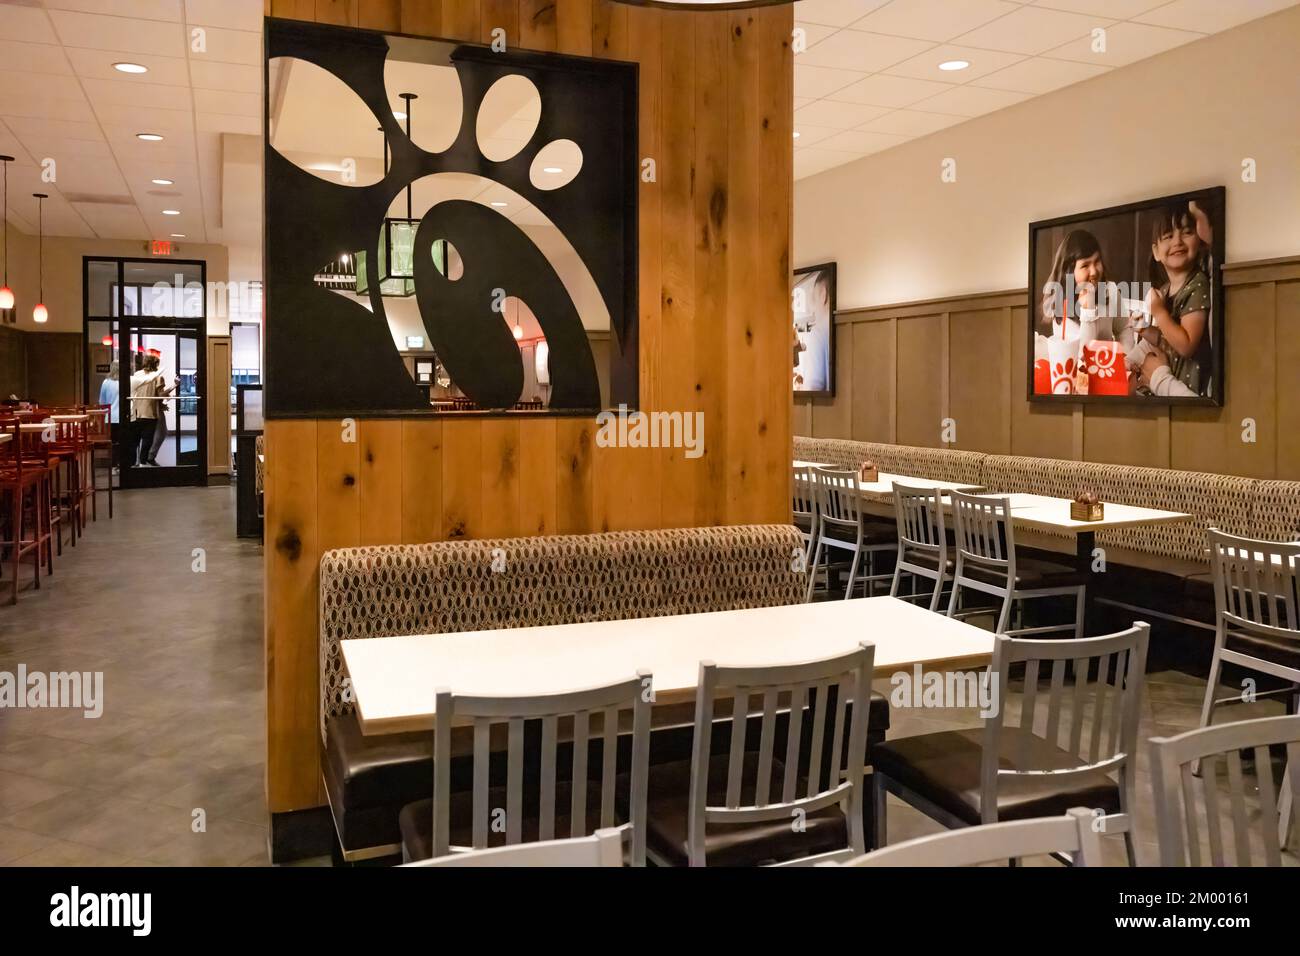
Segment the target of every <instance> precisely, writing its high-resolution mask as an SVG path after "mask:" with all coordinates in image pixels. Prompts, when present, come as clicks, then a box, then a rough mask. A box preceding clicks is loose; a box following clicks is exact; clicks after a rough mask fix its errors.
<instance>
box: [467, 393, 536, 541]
mask: <svg viewBox="0 0 1300 956" xmlns="http://www.w3.org/2000/svg"><path fill="white" fill-rule="evenodd" d="M519 424H520V423H519V422H518V421H517V420H515V419H510V418H494V419H490V420H489V421H485V422H483V424H482V425H481V426H480V429H479V431H480V439H479V455H480V456H481V457H480V462H481V464H480V466H479V471H480V473H481V475H482V479H483V499H482V501H483V504H482V519H481V523H480V524H479V527H478V530H477V532H476V533H475V534H474V535H473V537H476V538H514V537H518V536H519V534H520V530H519ZM529 424H532V423H531V422H530V423H529Z"/></svg>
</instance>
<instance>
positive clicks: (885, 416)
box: [795, 321, 894, 442]
mask: <svg viewBox="0 0 1300 956" xmlns="http://www.w3.org/2000/svg"><path fill="white" fill-rule="evenodd" d="M849 373H850V380H851V382H852V388H853V394H852V395H851V396H849V400H848V401H847V402H845V403H844V404H845V405H847V406H849V407H850V408H852V409H853V412H852V415H853V420H852V423H851V427H850V430H851V432H852V437H853V438H854V439H856V440H857V441H876V442H887V441H889V439H890V434H891V422H892V419H893V404H892V398H893V395H892V393H893V390H894V324H893V323H892V322H890V321H883V322H859V323H856V324H855V325H854V326H853V361H852V365H851V367H850V369H849ZM796 407H797V406H796ZM795 433H796V434H798V433H799V432H798V429H797V428H796V431H795Z"/></svg>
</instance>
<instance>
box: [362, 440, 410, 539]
mask: <svg viewBox="0 0 1300 956" xmlns="http://www.w3.org/2000/svg"><path fill="white" fill-rule="evenodd" d="M358 438H359V441H358V445H359V448H358V449H357V451H358V455H357V459H358V460H357V473H358V475H359V478H360V482H359V483H360V502H359V503H360V506H361V535H360V539H359V541H358V543H359V544H392V543H393V542H394V541H401V540H402V511H401V508H399V507H394V505H395V504H396V503H399V502H401V500H402V423H401V422H400V421H397V420H395V419H368V420H363V421H362V422H361V428H360V431H359V435H358Z"/></svg>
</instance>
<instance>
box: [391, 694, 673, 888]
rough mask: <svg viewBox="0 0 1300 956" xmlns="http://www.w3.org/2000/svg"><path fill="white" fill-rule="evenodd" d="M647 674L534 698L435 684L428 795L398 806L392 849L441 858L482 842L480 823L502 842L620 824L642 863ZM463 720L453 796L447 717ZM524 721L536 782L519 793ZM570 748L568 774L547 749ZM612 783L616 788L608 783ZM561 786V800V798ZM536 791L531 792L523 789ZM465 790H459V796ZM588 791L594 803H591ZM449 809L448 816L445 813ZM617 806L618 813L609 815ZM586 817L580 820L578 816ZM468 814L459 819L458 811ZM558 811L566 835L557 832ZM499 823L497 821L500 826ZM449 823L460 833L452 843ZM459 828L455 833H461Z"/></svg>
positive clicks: (408, 857)
mask: <svg viewBox="0 0 1300 956" xmlns="http://www.w3.org/2000/svg"><path fill="white" fill-rule="evenodd" d="M652 697H653V694H652V683H651V676H650V673H649V672H648V671H640V672H638V674H637V676H636V677H633V678H630V679H629V680H625V681H619V682H618V683H615V684H609V685H606V686H603V687H594V688H591V689H588V690H579V691H571V692H567V693H562V694H546V695H541V696H537V697H474V696H467V695H461V694H453V693H452V692H451V691H449V690H447V689H445V688H442V689H439V690H438V691H437V692H436V702H435V713H436V714H437V723H436V725H435V728H434V744H433V798H432V799H431V800H422V801H418V802H416V803H412V804H408V805H407V806H405V807H403V808H402V812H401V814H400V815H399V823H400V825H401V830H402V856H403V860H404V861H405V862H413V861H416V860H420V859H425V858H428V857H442V856H446V855H448V854H450V853H459V852H463V851H464V850H466V849H473V850H484V849H487V848H488V847H489V841H490V839H492V837H490V832H492V833H497V832H503V834H504V842H505V844H506V845H514V844H518V843H521V842H524V840H525V831H527V839H528V841H529V842H538V841H549V840H553V839H555V838H556V837H562V836H568V837H582V836H586V835H588V834H589V833H590V832H592V830H594V829H598V828H599V829H609V828H613V827H617V828H618V829H619V830H630V835H629V837H628V840H629V844H630V849H629V859H630V862H631V864H632V865H633V866H642V865H644V864H645V834H646V828H645V813H646V775H647V773H648V770H649V762H650V705H651V700H652ZM629 711H630V712H631V721H630V723H631V728H632V735H631V740H630V744H631V747H630V761H629V763H628V765H627V768H626V772H625V773H623V774H620V773H619V770H618V756H619V725H620V714H626V713H627V712H629ZM593 717H595V718H596V719H597V720H598V721H599V723H600V731H599V733H600V736H599V737H594V738H593V737H592V735H591V729H592V718H593ZM458 723H459V724H464V723H470V724H472V726H473V729H474V742H473V771H472V772H473V790H472V794H469V795H461V794H457V795H453V794H452V792H451V780H452V765H453V751H452V743H451V736H452V726H453V724H458ZM525 724H530V725H532V728H533V729H537V725H538V724H540V741H539V747H538V751H539V752H538V753H537V754H536V758H537V759H536V762H535V766H536V768H537V772H536V777H537V780H536V789H535V790H532V789H531V788H530V789H529V792H528V793H527V794H526V793H525V786H524V773H525V765H526V764H529V763H531V761H530V757H532V756H534V755H533V754H528V755H526V754H525V746H524V737H525ZM494 725H495V726H497V727H498V728H500V727H501V725H504V730H505V731H506V755H505V756H506V760H505V767H504V770H505V773H504V776H505V781H504V785H502V784H501V783H498V784H497V785H496V786H495V787H494V786H493V784H492V781H491V779H490V778H491V770H492V762H493V758H492V750H493V747H492V730H493V727H494ZM562 743H563V746H564V749H567V750H570V751H571V759H570V761H569V767H568V770H569V772H568V773H562V772H561V769H560V768H559V767H557V764H558V763H559V760H558V759H557V755H558V754H559V753H560V751H561V744H562ZM597 753H598V754H599V760H600V764H599V766H600V776H599V778H597V777H596V776H595V774H593V773H591V772H589V759H592V758H594V757H595V756H596V755H597ZM619 789H622V790H623V791H625V792H624V795H623V796H621V797H620V796H619V795H618V794H617V793H616V791H617V790H619ZM566 790H567V800H565V799H563V798H564V797H565V796H566V794H565V791H566ZM534 796H535V797H536V799H535V800H534V799H533V797H534ZM466 797H468V799H465V798H466ZM597 800H598V802H597ZM456 811H459V812H458V814H456V815H457V816H458V819H455V820H453V819H452V818H453V815H454V813H455V812H456ZM620 813H621V814H622V815H623V816H624V817H625V822H624V823H622V824H619V823H618V822H617V816H618V815H619V814H620ZM589 814H590V815H592V816H594V817H595V818H596V823H595V826H594V827H593V826H589V825H588V816H589ZM466 815H467V816H468V817H469V821H468V827H466V821H465V820H464V819H461V818H459V817H463V816H466ZM566 816H567V822H568V829H569V832H568V833H567V834H563V833H557V832H556V830H557V829H558V828H560V827H559V824H560V823H562V822H564V821H563V818H564V817H566ZM502 824H503V825H502ZM453 827H454V828H455V830H456V832H458V833H460V834H463V837H464V836H467V837H468V838H469V843H468V845H465V843H464V842H461V843H458V844H455V845H453V842H452V832H453ZM463 837H462V839H463Z"/></svg>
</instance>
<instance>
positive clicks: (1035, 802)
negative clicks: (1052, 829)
mask: <svg viewBox="0 0 1300 956" xmlns="http://www.w3.org/2000/svg"><path fill="white" fill-rule="evenodd" d="M983 734H984V731H983V728H974V729H971V730H950V731H943V732H941V733H934V734H921V735H919V736H916V737H902V738H900V739H898V740H891V741H887V742H885V743H883V744H880V745H879V746H877V747H876V748H875V751H874V754H873V758H872V763H873V766H874V767H875V771H876V772H877V773H883V774H885V775H886V776H887V777H889V778H890V779H892V780H896V781H898V782H899V783H901V784H902V785H903V786H905V787H907V788H908V789H909V790H912V791H914V792H915V793H917V794H920V795H921V796H922V797H924V798H925V799H927V800H929V801H930V802H932V803H934V804H936V805H937V806H939V807H940V808H941V809H943V810H946V811H948V812H949V813H951V814H952V815H953V816H955V817H957V818H958V819H960V820H962V821H964V822H965V823H968V824H971V825H974V824H978V823H980V822H981V817H980V764H981V760H982V758H983V747H982V746H981V741H982V738H983ZM1001 744H1002V747H1001V750H1002V756H1001V757H1000V758H999V760H998V766H999V767H1002V768H1006V769H1014V768H1016V767H1018V766H1021V765H1020V764H1018V763H1017V759H1016V758H1017V756H1018V751H1019V748H1020V734H1019V732H1018V731H1017V732H1011V731H1006V730H1004V732H1003V734H1002V738H1001ZM1082 764H1083V761H1081V760H1079V759H1078V758H1076V757H1074V756H1073V755H1072V754H1070V753H1068V752H1067V751H1064V750H1061V749H1060V748H1059V747H1056V746H1054V745H1052V744H1051V743H1048V742H1047V741H1045V740H1043V739H1042V738H1040V737H1031V738H1030V745H1029V747H1028V748H1027V752H1026V755H1025V762H1024V764H1023V769H1027V770H1062V769H1066V768H1069V767H1078V766H1081V765H1082ZM1071 807H1088V808H1089V809H1100V810H1102V811H1104V812H1106V813H1118V812H1119V785H1118V784H1117V783H1115V781H1113V780H1112V779H1111V778H1110V777H1108V776H1107V775H1106V774H1104V773H1101V772H1099V771H1093V772H1090V773H1086V774H1080V775H1078V776H1074V777H1068V778H1065V779H1055V778H1052V777H1046V776H1042V777H1003V778H1001V779H999V781H998V820H1003V821H1005V820H1025V819H1029V818H1031V817H1050V816H1056V815H1058V814H1063V813H1065V812H1066V811H1067V810H1069V809H1070V808H1071Z"/></svg>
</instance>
